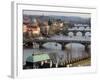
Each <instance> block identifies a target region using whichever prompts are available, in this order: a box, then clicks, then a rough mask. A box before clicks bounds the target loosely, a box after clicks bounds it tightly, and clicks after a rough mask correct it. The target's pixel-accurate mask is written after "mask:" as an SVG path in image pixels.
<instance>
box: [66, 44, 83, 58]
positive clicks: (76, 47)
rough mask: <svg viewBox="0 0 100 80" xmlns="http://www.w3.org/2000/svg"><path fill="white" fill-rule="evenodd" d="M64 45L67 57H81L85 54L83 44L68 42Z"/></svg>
mask: <svg viewBox="0 0 100 80" xmlns="http://www.w3.org/2000/svg"><path fill="white" fill-rule="evenodd" d="M65 47H66V48H67V51H68V53H67V55H69V59H74V58H82V57H84V56H85V53H84V52H85V46H84V45H83V44H81V43H68V44H66V46H65Z"/></svg>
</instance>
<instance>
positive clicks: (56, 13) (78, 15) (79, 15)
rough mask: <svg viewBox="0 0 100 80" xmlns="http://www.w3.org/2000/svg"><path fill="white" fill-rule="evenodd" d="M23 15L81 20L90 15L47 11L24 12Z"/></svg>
mask: <svg viewBox="0 0 100 80" xmlns="http://www.w3.org/2000/svg"><path fill="white" fill-rule="evenodd" d="M23 14H24V15H44V16H52V15H53V16H74V17H81V18H90V17H91V14H89V13H75V12H47V11H31V10H24V11H23Z"/></svg>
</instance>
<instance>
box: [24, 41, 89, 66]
mask: <svg viewBox="0 0 100 80" xmlns="http://www.w3.org/2000/svg"><path fill="white" fill-rule="evenodd" d="M43 46H44V47H45V48H44V49H24V56H23V64H24V65H25V61H26V58H27V57H28V56H31V55H32V54H39V53H47V54H49V56H50V58H51V59H52V60H53V62H54V63H56V62H63V61H66V60H71V59H74V58H82V57H84V56H88V54H87V52H86V51H85V46H84V45H82V44H80V43H69V44H67V45H66V50H63V51H62V50H61V45H60V44H59V43H55V42H51V43H50V42H48V43H45V44H44V45H43Z"/></svg>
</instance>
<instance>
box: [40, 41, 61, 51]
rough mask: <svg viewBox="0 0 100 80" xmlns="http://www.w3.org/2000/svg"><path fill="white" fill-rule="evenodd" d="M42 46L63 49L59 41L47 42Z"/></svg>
mask: <svg viewBox="0 0 100 80" xmlns="http://www.w3.org/2000/svg"><path fill="white" fill-rule="evenodd" d="M42 46H43V47H44V48H47V49H60V50H61V48H62V45H61V44H60V43H57V42H46V43H44V44H43V45H42Z"/></svg>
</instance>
